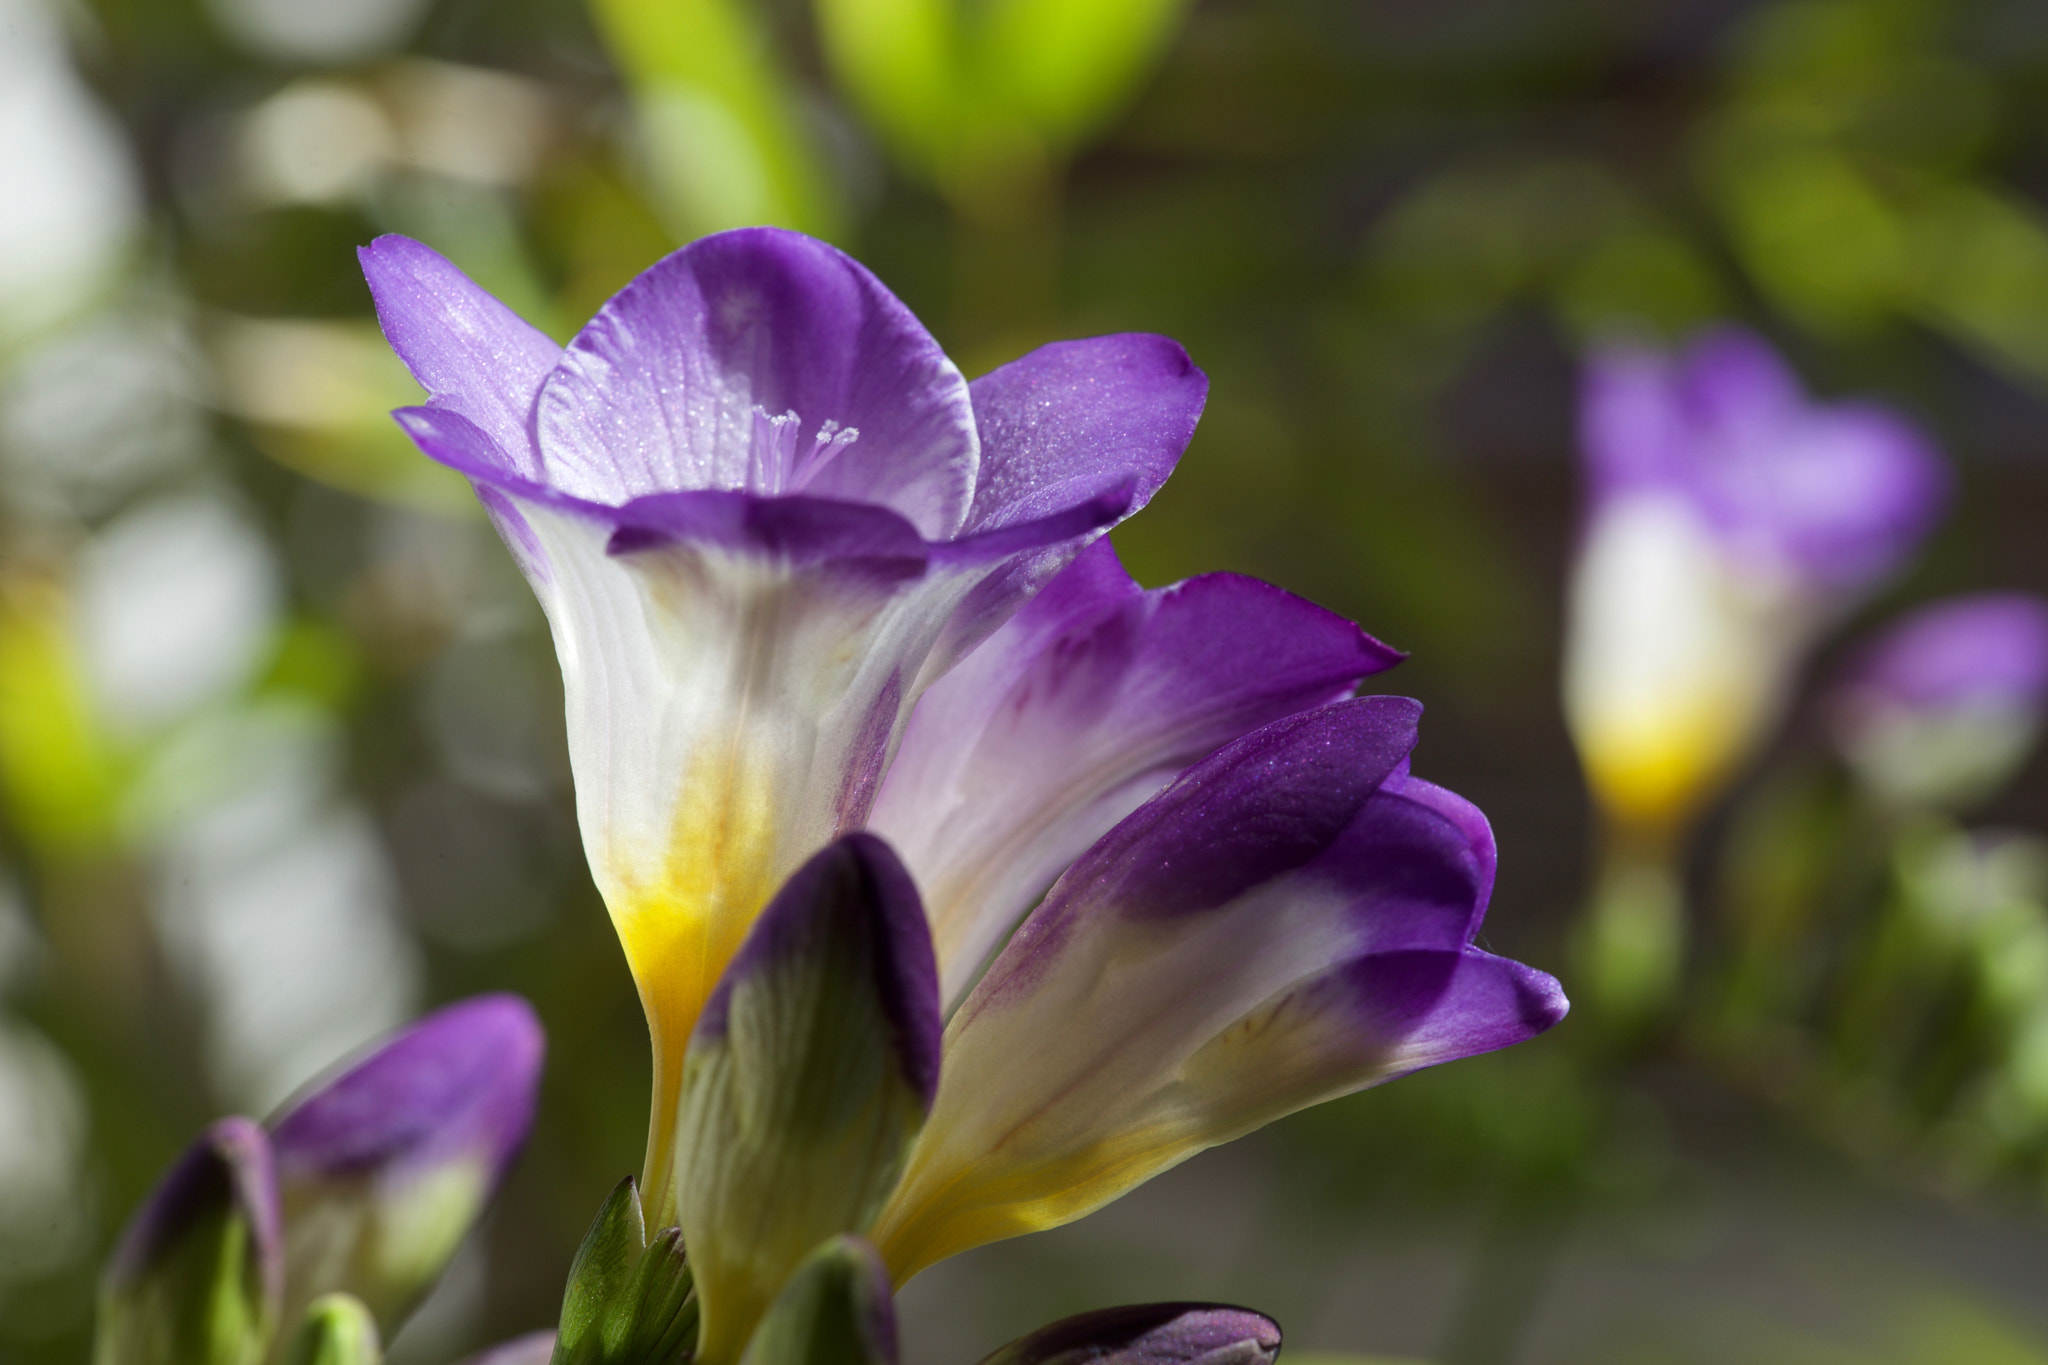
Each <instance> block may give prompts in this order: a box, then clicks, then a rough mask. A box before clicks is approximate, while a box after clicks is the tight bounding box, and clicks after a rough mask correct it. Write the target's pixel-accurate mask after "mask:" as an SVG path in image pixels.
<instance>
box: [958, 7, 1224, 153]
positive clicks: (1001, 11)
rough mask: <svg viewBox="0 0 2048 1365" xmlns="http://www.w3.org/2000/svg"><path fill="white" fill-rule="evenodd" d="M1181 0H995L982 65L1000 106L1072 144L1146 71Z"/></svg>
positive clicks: (1064, 147)
mask: <svg viewBox="0 0 2048 1365" xmlns="http://www.w3.org/2000/svg"><path fill="white" fill-rule="evenodd" d="M1184 7H1185V0H998V3H996V4H995V5H993V6H991V7H990V10H989V13H988V17H987V20H986V23H985V26H984V28H983V30H982V34H981V43H980V47H981V52H980V54H979V55H980V66H981V70H982V78H983V80H984V81H986V82H987V84H988V86H989V87H990V88H992V89H994V90H997V91H999V92H1001V97H1002V100H1003V104H1004V106H1005V111H1006V112H1007V113H1009V114H1011V115H1012V116H1013V117H1015V118H1016V119H1017V120H1018V121H1019V122H1022V123H1024V124H1025V125H1027V126H1028V127H1030V128H1031V129H1032V130H1033V131H1034V132H1036V133H1037V134H1038V135H1039V136H1040V137H1041V138H1043V139H1044V140H1045V141H1046V142H1047V143H1049V144H1050V145H1052V146H1053V147H1055V148H1057V149H1059V150H1061V151H1063V152H1064V151H1069V150H1071V149H1072V148H1073V147H1074V146H1075V145H1076V144H1078V143H1079V142H1080V141H1081V140H1082V139H1083V138H1084V137H1086V136H1088V135H1089V134H1092V133H1094V132H1095V131H1096V130H1097V129H1098V128H1099V127H1100V126H1101V125H1102V124H1103V123H1104V122H1106V121H1107V120H1108V119H1109V118H1110V117H1111V116H1113V115H1114V114H1115V113H1116V112H1117V110H1118V109H1119V107H1120V106H1121V105H1122V104H1123V103H1124V101H1125V100H1126V99H1127V98H1128V97H1129V96H1130V95H1131V94H1132V93H1133V92H1134V91H1135V89H1136V87H1137V85H1138V83H1139V81H1141V80H1143V79H1144V77H1145V76H1146V75H1147V74H1148V73H1149V72H1150V71H1151V69H1152V68H1153V66H1154V65H1155V64H1156V63H1157V60H1158V58H1159V56H1160V54H1161V52H1162V51H1163V50H1164V48H1165V47H1166V43H1167V40H1168V39H1169V38H1171V37H1172V35H1173V30H1174V28H1175V27H1176V25H1177V24H1178V23H1179V20H1180V16H1181V11H1182V9H1183V8H1184Z"/></svg>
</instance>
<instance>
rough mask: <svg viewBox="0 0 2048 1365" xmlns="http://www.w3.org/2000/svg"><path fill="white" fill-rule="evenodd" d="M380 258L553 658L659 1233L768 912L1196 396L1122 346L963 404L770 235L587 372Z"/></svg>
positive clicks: (1175, 452)
mask: <svg viewBox="0 0 2048 1365" xmlns="http://www.w3.org/2000/svg"><path fill="white" fill-rule="evenodd" d="M363 264H364V269H365V272H366V274H367V275H368V277H369V280H370V286H371V290H372V292H373V293H374V295H375V296H376V302H377V309H378V315H379V318H380V319H381V321H382V323H383V325H384V330H385V334H386V336H387V337H388V338H389V339H390V340H391V343H392V345H393V347H394V348H395V349H396V350H397V351H398V353H399V355H400V356H401V357H402V358H403V359H404V360H405V362H406V363H407V365H408V366H410V367H411V369H412V372H413V374H414V375H415V377H417V378H418V379H419V380H420V382H421V383H422V384H423V385H424V386H425V387H426V388H427V390H428V391H429V393H430V395H431V397H430V399H429V401H428V403H427V404H426V405H425V406H423V407H417V408H409V409H405V410H402V411H401V412H400V413H398V414H397V416H398V418H399V420H400V422H401V423H402V424H403V425H404V427H405V429H406V430H407V431H408V432H409V433H410V434H411V435H412V437H413V439H414V440H415V441H416V442H417V443H418V444H419V446H420V447H421V449H422V450H424V451H425V452H426V453H427V454H429V455H430V456H432V457H433V458H435V459H437V460H440V461H442V462H443V463H446V464H448V465H450V466H452V467H454V468H456V469H458V470H460V471H461V472H462V473H464V474H465V475H467V476H468V477H469V478H470V479H471V480H472V482H473V483H474V484H475V485H476V487H477V490H478V493H479V495H480V496H481V497H482V499H483V501H484V503H485V505H486V506H487V507H488V508H489V510H490V512H491V514H492V517H493V519H494V520H495V522H496V523H497V526H498V528H499V530H500V532H501V534H502V535H503V536H504V538H505V540H506V542H507V544H508V545H509V546H510V547H511V548H512V550H513V552H514V554H515V555H516V557H517V558H518V560H519V563H520V566H521V568H522V569H523V570H524V571H525V573H526V575H527V577H528V579H529V580H530V581H531V583H532V584H533V587H534V590H535V592H536V594H537V595H538V596H539V598H540V601H541V604H542V606H543V607H544V608H545V610H546V612H547V616H548V620H549V623H550V626H551V628H552V630H553V632H554V637H555V645H556V649H557V652H558V653H559V655H560V657H561V661H562V670H563V677H564V682H565V688H566V692H567V697H568V717H569V746H570V759H571V763H572V767H573V770H574V774H575V779H576V794H577V815H578V819H579V823H580V824H581V826H582V831H583V838H584V844H585V849H586V852H587V854H588V856H589V860H590V866H591V871H592V874H593V876H594V877H595V879H596V881H597V884H598V887H599V889H600V890H601V891H602V892H603V894H604V897H605V902H606V904H607V906H608V907H609V909H610V911H611V914H612V917H613V920H614V922H615V924H616V925H617V927H618V930H619V935H620V938H621V940H622V942H623V943H624V946H625V950H626V955H627V959H628V962H629V964H630V965H631V967H632V971H633V976H634V980H635V982H636V983H637V985H638V987H639V990H640V994H641V999H642V1002H643V1004H644V1005H645V1006H646V1009H647V1015H648V1021H649V1027H650V1030H651V1032H652V1034H653V1040H654V1054H655V1098H654V1111H653V1121H652V1131H651V1134H650V1142H649V1157H648V1160H649V1165H648V1173H649V1185H650V1189H649V1192H648V1193H649V1202H650V1205H651V1206H652V1209H653V1210H654V1211H655V1212H657V1213H658V1214H661V1215H662V1216H664V1217H665V1216H666V1211H667V1209H668V1208H669V1203H670V1201H669V1196H668V1194H667V1192H666V1191H665V1189H664V1188H663V1187H662V1182H663V1180H664V1179H665V1172H666V1171H667V1169H668V1165H669V1162H668V1155H669V1151H670V1148H671V1146H672V1141H673V1138H672V1123H673V1117H674V1108H675V1100H676V1096H677V1091H678V1086H679V1084H680V1066H681V1054H682V1050H683V1046H684V1042H685V1040H686V1039H687V1037H688V1036H689V1030H690V1028H691V1025H692V1023H693V1021H694V1020H695V1018H696V1016H697V1013H698V1011H699V1009H700V1008H701V1007H702V1004H703V1002H704V999H705V997H706V995H707V994H708V992H709V991H710V988H711V985H712V983H713V982H714V981H716V980H717V978H718V975H719V973H720V971H721V970H723V968H724V966H725V964H726V963H727V962H728V961H729V960H730V959H731V957H732V954H733V951H734V950H735V948H736V947H737V946H738V944H739V942H740V940H741V939H742V938H743V937H744V936H745V934H746V931H747V928H748V926H749V924H751V923H752V921H753V918H754V916H755V915H756V914H757V913H758V912H759V911H760V909H761V907H762V906H763V905H764V904H765V903H766V901H767V899H768V896H769V895H770V893H771V892H772V891H773V890H774V888H775V887H776V886H777V885H778V884H779V883H780V882H781V880H782V879H783V878H784V877H785V876H787V875H788V873H789V872H790V871H791V870H792V869H793V868H794V867H795V866H796V864H797V863H798V862H799V861H800V860H801V859H802V858H803V857H805V856H806V855H807V854H809V853H810V852H811V851H812V850H814V849H816V848H817V847H818V846H819V845H821V844H822V843H824V842H826V841H827V840H828V839H830V838H831V837H832V836H833V835H834V834H835V833H837V832H838V831H840V830H843V829H848V828H854V827H858V826H859V825H860V824H861V823H862V822H864V821H865V819H866V818H867V816H868V813H869V808H870V806H871V804H872V803H873V801H874V799H875V794H876V791H877V787H878V784H879V781H880V779H881V776H882V774H883V771H884V768H885V766H886V761H887V758H888V756H889V754H890V752H891V750H892V749H893V748H894V746H895V744H896V741H897V739H898V737H899V736H900V734H901V732H902V729H903V726H904V723H905V720H906V718H907V717H908V715H909V713H910V709H911V707H912V705H913V704H914V703H915V702H916V701H917V699H918V697H919V695H920V694H922V693H923V692H924V690H925V689H926V688H927V687H928V686H929V685H930V684H931V683H932V681H933V680H934V679H936V678H937V677H938V676H939V675H940V674H942V673H944V672H945V671H946V669H947V668H949V667H951V665H952V664H953V663H954V662H956V661H957V660H958V659H959V658H960V657H962V656H963V655H964V654H965V653H966V652H967V651H969V650H970V649H972V648H973V647H974V645H976V644H977V643H979V642H980V641H981V640H982V639H983V638H985V637H986V636H987V635H988V634H989V633H990V632H991V631H992V630H994V629H995V628H996V627H997V626H999V625H1000V624H1001V623H1002V622H1003V621H1004V620H1005V619H1006V618H1007V617H1008V616H1009V614H1010V613H1011V612H1012V611H1014V610H1015V609H1016V607H1017V606H1018V605H1019V604H1020V603H1021V602H1022V601H1024V600H1025V599H1026V598H1027V597H1029V596H1030V595H1031V593H1033V592H1034V591H1036V590H1037V589H1038V588H1039V587H1040V586H1042V584H1043V583H1044V581H1045V580H1046V579H1047V578H1048V577H1049V576H1051V575H1052V574H1053V573H1055V572H1057V571H1058V570H1059V569H1060V568H1061V567H1062V566H1063V565H1064V564H1065V563H1066V562H1067V561H1068V560H1069V559H1071V558H1072V556H1073V555H1074V554H1075V553H1076V552H1078V551H1079V550H1080V549H1081V548H1082V547H1083V545H1085V544H1086V543H1087V540H1088V539H1089V538H1090V537H1091V536H1093V535H1095V534H1096V533H1098V532H1099V531H1101V530H1102V529H1103V528H1105V527H1107V526H1108V525H1110V524H1111V523H1113V522H1114V521H1116V520H1117V519H1118V518H1119V517H1122V516H1123V515H1125V514H1127V513H1128V512H1130V511H1131V510H1133V509H1135V508H1136V507H1139V506H1141V505H1142V504H1143V503H1144V502H1145V500H1146V499H1147V498H1149V497H1150V496H1151V494H1152V492H1153V491H1154V490H1155V489H1156V488H1157V487H1158V486H1159V484H1160V482H1161V481H1162V480H1163V479H1164V478H1165V477H1166V474H1167V472H1168V470H1169V469H1170V468H1171V467H1172V464H1173V462H1174V460H1175V459H1176V458H1178V456H1179V454H1180V452H1181V450H1182V448H1183V447H1184V446H1185V445H1186V443H1187V440H1188V437H1189V435H1190V433H1191V432H1192V431H1193V428H1194V422H1195V418H1196V415H1197V414H1198V412H1199V411H1200V408H1201V405H1202V401H1203V397H1204V394H1205V392H1206V380H1205V379H1204V378H1203V376H1202V374H1201V372H1200V371H1199V370H1197V369H1195V368H1194V366H1193V365H1192V364H1190V363H1189V361H1188V358H1187V356H1186V354H1185V353H1184V352H1183V351H1182V350H1181V349H1180V348H1179V347H1178V346H1176V345H1175V344H1173V343H1172V342H1170V341H1167V340H1165V339H1164V338H1160V337H1149V336H1112V337H1098V338H1095V339H1093V340H1090V341H1077V342H1067V343H1061V344H1058V345H1054V346H1048V347H1045V348H1042V349H1040V350H1038V351H1035V352H1033V353H1032V354H1031V355H1029V356H1026V357H1024V358H1023V359H1021V360H1018V361H1016V362H1014V363H1012V364H1010V365H1006V366H1003V367H1002V368H1000V369H998V370H996V371H994V372H993V373H991V374H989V375H987V376H985V377H983V378H982V379H979V380H977V381H976V382H975V383H974V384H973V385H971V386H970V385H969V384H968V383H967V382H966V381H965V380H964V379H963V378H962V377H961V375H960V372H959V371H958V370H957V369H956V368H955V367H954V365H953V364H952V362H951V361H949V360H948V359H947V358H946V357H945V355H944V354H943V353H942V352H941V351H940V350H939V348H938V346H937V344H936V343H935V342H934V341H933V340H932V339H931V337H930V336H929V334H927V333H926V332H925V330H924V328H923V327H922V326H921V325H920V324H919V323H918V322H917V320H916V319H915V318H914V317H912V316H911V315H910V313H909V311H908V310H907V309H905V308H904V307H903V305H902V304H901V303H899V302H898V301H897V300H896V299H895V298H894V297H893V296H891V295H890V294H889V292H888V291H887V290H886V289H885V288H883V287H882V285H881V284H880V283H879V282H878V281H877V280H875V278H874V277H873V276H872V275H870V274H869V273H868V272H867V271H866V270H865V269H863V268H862V267H861V266H859V265H858V264H856V263H855V262H854V261H852V260H851V259H849V258H847V257H846V256H844V255H843V254H841V253H840V252H838V251H836V250H834V249H833V248H831V247H829V246H826V245H825V244H823V243H821V242H816V241H812V240H810V239H808V238H804V237H801V236H798V235H796V234H794V233H788V232H781V231H776V230H771V229H748V230H742V231H738V232H730V233H724V234H721V235H719V236H716V237H709V238H705V239H704V240H702V241H699V242H696V243H694V244H692V245H690V246H688V247H685V248H684V249H683V250H681V251H679V252H677V253H675V254H674V255H672V256H670V257H668V258H666V259H665V260H663V261H661V262H659V263H657V264H656V265H655V266H654V267H653V268H651V269H650V270H648V271H647V272H646V273H645V274H643V275H642V276H640V278H639V279H637V280H635V281H634V282H633V283H632V284H631V285H629V286H627V288H626V289H625V290H623V291H622V292H621V293H620V294H619V295H618V296H617V297H615V298H614V299H613V300H612V301H611V302H610V303H608V304H606V305H605V307H604V308H603V310H601V311H600V312H599V314H598V315H597V317H596V318H594V319H593V320H592V321H591V322H590V324H589V325H588V326H586V327H585V328H584V329H583V331H582V332H581V333H579V334H578V335H577V337H576V338H575V339H574V340H573V341H572V342H571V343H570V344H569V346H568V347H567V348H566V349H565V348H563V347H560V346H557V345H556V344H554V343H553V342H552V341H550V340H548V339H547V338H546V337H544V336H543V335H541V334H540V333H539V332H537V331H535V330H534V329H533V328H532V327H530V326H528V325H527V324H526V323H524V322H522V321H521V320H520V319H518V318H517V317H516V316H514V315H513V314H512V313H511V312H510V311H509V310H507V309H506V308H505V307H504V306H503V305H501V304H499V303H498V302H497V301H496V300H494V299H492V298H491V297H490V296H489V295H488V294H486V293H484V292H483V291H482V290H481V289H479V288H478V287H477V286H476V285H475V284H474V283H472V282H471V281H470V280H469V279H467V278H466V277H465V276H463V275H462V274H461V272H459V271H458V270H456V269H455V268H454V267H453V266H451V265H450V264H449V263H448V262H447V261H445V260H443V259H442V258H441V257H439V256H437V255H435V254H434V253H433V252H432V251H429V250H428V249H426V248H425V247H423V246H420V245H419V244H418V243H415V242H411V241H407V240H405V239H403V238H396V237H386V238H381V239H379V240H378V242H377V243H376V244H375V245H373V246H371V247H369V248H367V249H366V250H365V251H364V252H363Z"/></svg>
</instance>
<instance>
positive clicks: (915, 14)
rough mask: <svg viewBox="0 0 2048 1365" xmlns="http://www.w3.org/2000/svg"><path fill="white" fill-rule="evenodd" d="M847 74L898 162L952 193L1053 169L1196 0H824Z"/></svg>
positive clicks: (984, 189)
mask: <svg viewBox="0 0 2048 1365" xmlns="http://www.w3.org/2000/svg"><path fill="white" fill-rule="evenodd" d="M816 5H817V16H818V26H819V31H820V34H821V36H822V37H823V40H824V48H825V54H826V57H827V59H828V61H829V62H830V63H831V66H832V70H833V74H834V76H835V77H836V78H837V80H838V82H839V84H840V85H841V86H842V87H844V88H845V89H846V90H847V92H848V93H849V94H850V95H851V96H852V97H853V100H854V102H855V103H856V104H858V105H859V106H860V109H861V111H862V113H863V114H865V115H866V116H867V118H868V120H869V121H870V122H871V123H872V124H874V126H875V127H876V129H877V130H878V131H879V132H880V133H881V134H882V136H883V138H884V140H885V141H887V142H888V143H889V144H890V147H891V150H893V151H894V152H895V153H896V155H897V157H898V159H899V160H901V161H903V162H905V163H906V164H907V165H909V166H910V167H911V168H912V169H914V170H916V171H918V172H919V173H921V174H923V175H925V176H927V177H928V178H930V179H932V180H934V181H935V182H936V183H937V184H938V185H939V187H940V188H941V189H942V190H944V191H946V192H947V193H948V194H952V195H954V196H956V197H957V196H960V195H963V194H965V195H989V194H991V193H999V191H996V190H995V189H994V188H993V186H992V182H997V181H1001V180H1003V179H1005V178H1006V177H1011V176H1023V175H1032V174H1038V173H1041V172H1042V167H1043V165H1044V163H1045V162H1046V161H1047V160H1048V159H1051V160H1058V159H1062V158H1064V157H1066V156H1068V155H1070V154H1071V153H1072V152H1073V151H1074V150H1075V148H1077V147H1078V146H1079V145H1080V144H1081V143H1082V142H1083V141H1084V140H1085V139H1087V138H1088V137H1089V136H1091V135H1093V134H1094V133H1096V132H1097V131H1098V130H1099V129H1100V128H1101V127H1102V125H1103V124H1104V123H1106V122H1107V121H1108V120H1109V119H1110V118H1111V117H1113V116H1114V115H1115V114H1116V112H1117V111H1118V109H1119V108H1120V107H1121V106H1122V105H1123V103H1124V102H1125V101H1126V100H1128V99H1129V98H1130V96H1131V95H1132V94H1133V93H1134V92H1135V90H1136V89H1137V86H1138V84H1139V83H1140V82H1141V81H1142V80H1143V79H1144V78H1145V76H1146V75H1147V74H1148V73H1149V72H1150V71H1151V70H1152V68H1153V66H1154V65H1155V64H1156V63H1157V60H1158V57H1159V55H1160V53H1161V52H1162V51H1163V50H1164V49H1165V46H1166V44H1167V41H1168V40H1169V39H1170V38H1171V37H1172V34H1173V30H1174V28H1175V26H1176V24H1177V23H1178V21H1179V18H1180V15H1181V12H1182V10H1183V8H1184V7H1185V0H994V3H992V4H990V5H988V6H986V7H985V8H983V9H982V10H981V12H980V13H978V14H974V13H967V14H963V10H964V9H967V8H968V7H965V6H962V5H960V4H959V3H956V0H816Z"/></svg>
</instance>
